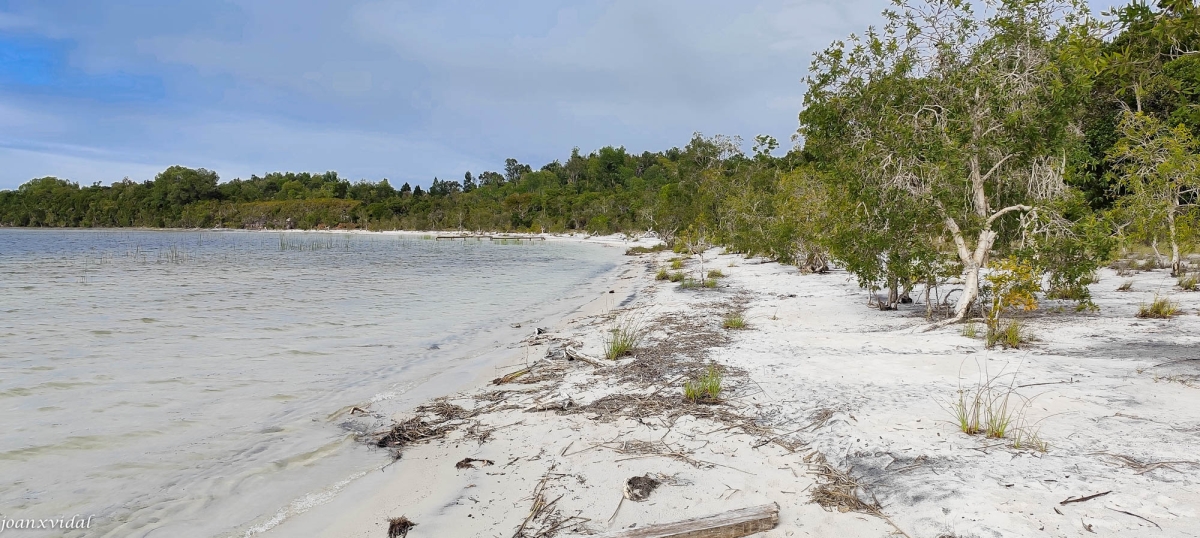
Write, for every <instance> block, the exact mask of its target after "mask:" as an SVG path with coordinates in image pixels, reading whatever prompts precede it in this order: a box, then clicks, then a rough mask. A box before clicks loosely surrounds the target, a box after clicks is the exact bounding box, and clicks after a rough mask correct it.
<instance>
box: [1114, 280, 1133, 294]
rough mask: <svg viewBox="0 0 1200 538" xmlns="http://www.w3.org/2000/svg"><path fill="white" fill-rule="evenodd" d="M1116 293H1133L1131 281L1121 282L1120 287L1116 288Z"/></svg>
mask: <svg viewBox="0 0 1200 538" xmlns="http://www.w3.org/2000/svg"><path fill="white" fill-rule="evenodd" d="M1117 291H1133V280H1126V281H1124V282H1122V283H1121V286H1120V287H1118V288H1117Z"/></svg>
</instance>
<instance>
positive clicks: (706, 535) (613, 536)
mask: <svg viewBox="0 0 1200 538" xmlns="http://www.w3.org/2000/svg"><path fill="white" fill-rule="evenodd" d="M778 524H779V505H778V504H775V503H771V504H764V505H761V506H751V507H749V508H741V509H738V510H731V511H729V512H723V513H720V514H713V515H711V516H704V517H698V518H692V519H685V520H683V521H676V522H675V523H665V524H661V525H648V526H645V527H638V528H633V529H622V530H619V531H615V532H612V533H609V534H604V535H602V536H601V538H740V537H742V536H750V535H751V534H757V533H760V532H764V531H769V530H771V529H774V528H775V526H776V525H778Z"/></svg>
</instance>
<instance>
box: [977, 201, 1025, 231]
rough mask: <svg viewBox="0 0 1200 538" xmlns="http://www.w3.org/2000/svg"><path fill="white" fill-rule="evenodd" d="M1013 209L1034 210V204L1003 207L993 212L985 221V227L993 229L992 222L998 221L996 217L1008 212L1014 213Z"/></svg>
mask: <svg viewBox="0 0 1200 538" xmlns="http://www.w3.org/2000/svg"><path fill="white" fill-rule="evenodd" d="M1013 211H1033V206H1027V205H1022V204H1017V205H1010V206H1008V207H1006V208H1004V209H1001V210H1000V211H997V212H995V213H992V216H991V217H988V219H987V222H986V223H984V225H983V227H984V228H986V229H989V230H990V229H992V223H993V222H996V219H998V218H1000V217H1002V216H1004V215H1005V214H1007V213H1012V212H1013Z"/></svg>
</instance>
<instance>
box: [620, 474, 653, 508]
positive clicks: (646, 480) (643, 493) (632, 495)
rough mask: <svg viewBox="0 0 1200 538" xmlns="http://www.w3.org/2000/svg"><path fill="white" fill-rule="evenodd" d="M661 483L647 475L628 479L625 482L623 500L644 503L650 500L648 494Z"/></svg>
mask: <svg viewBox="0 0 1200 538" xmlns="http://www.w3.org/2000/svg"><path fill="white" fill-rule="evenodd" d="M661 483H662V482H659V481H658V480H656V479H655V478H654V477H652V476H650V475H648V474H647V475H644V476H635V477H633V478H630V479H629V480H626V481H625V491H624V493H625V498H626V499H629V500H631V501H637V502H641V501H644V500H646V499H648V498H650V493H651V492H653V491H654V489H655V488H657V487H658V486H659V484H661Z"/></svg>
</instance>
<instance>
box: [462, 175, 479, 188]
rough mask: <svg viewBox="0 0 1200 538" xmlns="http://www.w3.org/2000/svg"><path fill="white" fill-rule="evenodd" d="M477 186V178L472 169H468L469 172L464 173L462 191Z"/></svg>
mask: <svg viewBox="0 0 1200 538" xmlns="http://www.w3.org/2000/svg"><path fill="white" fill-rule="evenodd" d="M475 187H476V185H475V178H474V177H472V176H471V171H470V170H467V173H465V174H463V183H462V191H463V192H471V191H473V190H475Z"/></svg>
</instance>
